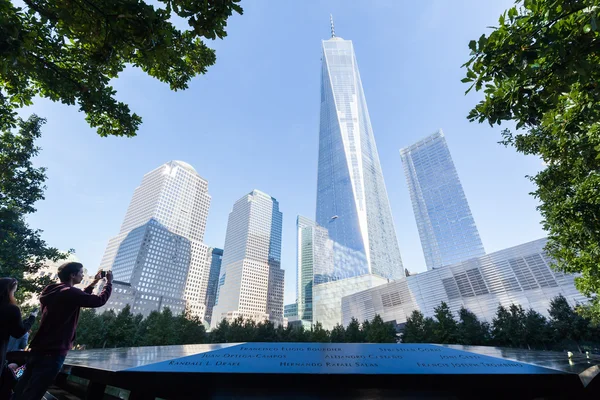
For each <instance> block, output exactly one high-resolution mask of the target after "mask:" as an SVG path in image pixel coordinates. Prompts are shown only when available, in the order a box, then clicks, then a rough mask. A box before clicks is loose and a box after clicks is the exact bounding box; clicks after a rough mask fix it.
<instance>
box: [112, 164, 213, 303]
mask: <svg viewBox="0 0 600 400" xmlns="http://www.w3.org/2000/svg"><path fill="white" fill-rule="evenodd" d="M209 205H210V195H209V194H208V182H207V181H206V180H205V179H203V178H202V177H201V176H200V175H198V173H197V172H196V171H195V170H194V168H193V167H192V166H191V165H189V164H187V163H185V162H182V161H170V162H168V163H166V164H163V165H161V166H160V167H158V168H156V169H155V170H153V171H151V172H149V173H147V174H146V175H144V178H143V179H142V183H141V184H140V186H139V187H138V188H136V190H135V192H134V194H133V198H132V200H131V203H130V204H129V208H128V209H127V213H126V214H125V219H124V221H123V225H122V226H121V231H120V232H119V234H118V235H117V236H115V237H113V238H112V239H110V241H109V243H108V246H107V248H106V251H105V253H104V257H103V259H102V262H101V265H100V267H101V268H103V269H112V271H113V274H114V279H115V281H117V282H120V283H122V284H123V285H124V287H125V286H126V287H127V288H128V289H127V290H128V293H132V296H134V298H133V300H132V301H133V303H134V304H131V306H132V310H133V312H140V313H142V314H148V313H149V312H150V311H152V310H155V309H156V310H160V309H162V308H163V307H165V306H168V307H170V308H171V309H172V310H173V312H180V311H183V310H184V308H185V304H186V300H187V302H188V303H189V304H190V305H191V306H192V307H191V308H192V309H193V311H196V312H203V308H204V307H203V305H201V303H202V302H203V301H204V297H203V296H204V295H205V294H206V284H207V273H206V260H207V251H208V248H207V246H206V245H204V244H203V243H202V241H203V239H204V230H205V228H206V218H207V216H208V208H209ZM107 307H110V304H107Z"/></svg>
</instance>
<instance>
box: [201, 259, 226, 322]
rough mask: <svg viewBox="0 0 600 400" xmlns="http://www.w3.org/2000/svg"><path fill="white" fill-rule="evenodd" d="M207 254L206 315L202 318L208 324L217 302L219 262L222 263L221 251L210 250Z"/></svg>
mask: <svg viewBox="0 0 600 400" xmlns="http://www.w3.org/2000/svg"><path fill="white" fill-rule="evenodd" d="M208 254H209V257H210V272H209V275H208V286H207V288H206V314H205V317H204V318H205V319H206V322H208V323H209V324H210V321H211V317H212V310H213V307H214V306H215V301H216V300H217V286H218V284H219V274H220V273H221V262H222V261H223V249H217V248H211V249H209V251H208Z"/></svg>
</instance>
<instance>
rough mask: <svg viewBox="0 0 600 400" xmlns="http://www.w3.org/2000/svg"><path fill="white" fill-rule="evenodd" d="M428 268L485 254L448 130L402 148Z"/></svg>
mask: <svg viewBox="0 0 600 400" xmlns="http://www.w3.org/2000/svg"><path fill="white" fill-rule="evenodd" d="M400 156H401V158H402V164H403V166H404V173H405V175H406V181H407V183H408V189H409V191H410V198H411V200H412V204H413V210H414V212H415V219H416V220H417V227H418V229H419V236H420V238H421V245H422V247H423V253H424V255H425V263H426V265H427V269H433V268H438V267H441V266H444V265H449V264H454V263H458V262H461V261H464V260H468V259H470V258H474V257H480V256H482V255H484V254H485V251H484V249H483V244H482V243H481V239H480V238H479V232H478V231H477V226H476V225H475V221H474V220H473V216H472V215H471V209H470V208H469V203H468V202H467V198H466V197H465V192H464V191H463V188H462V185H461V184H460V180H459V179H458V174H457V172H456V168H455V167H454V162H452V157H451V156H450V151H449V150H448V145H447V144H446V139H445V138H444V133H443V132H442V130H441V129H440V130H439V131H438V132H436V133H434V134H433V135H430V136H428V137H426V138H425V139H423V140H420V141H418V142H417V143H415V144H413V145H412V146H409V147H406V148H404V149H401V150H400Z"/></svg>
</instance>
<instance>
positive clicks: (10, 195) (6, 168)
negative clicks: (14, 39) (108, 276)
mask: <svg viewBox="0 0 600 400" xmlns="http://www.w3.org/2000/svg"><path fill="white" fill-rule="evenodd" d="M44 122H45V120H44V119H42V118H40V117H38V116H37V115H32V116H31V117H29V119H27V120H23V119H20V118H19V119H17V121H16V123H17V129H10V128H4V127H3V128H2V129H0V277H4V276H10V277H13V278H16V279H17V280H18V281H19V285H20V288H22V289H24V290H23V291H25V292H37V291H40V290H41V288H42V287H43V285H45V284H48V283H50V282H48V281H47V280H44V279H39V278H38V279H35V278H32V277H30V276H28V274H34V273H35V272H37V271H38V270H39V269H40V268H41V267H42V266H43V265H44V264H45V263H46V262H47V261H48V260H52V261H58V260H60V259H63V258H65V257H66V254H64V253H61V252H59V251H58V250H57V249H55V248H52V247H48V246H47V245H46V242H44V241H43V240H42V238H41V236H40V235H41V231H40V230H35V229H32V228H30V227H29V225H28V224H27V222H26V220H25V218H26V216H27V215H29V214H31V213H34V212H35V210H36V209H35V206H34V205H35V202H37V201H38V200H42V199H43V198H44V189H45V188H46V187H45V185H44V182H45V180H46V170H45V169H44V168H35V167H34V166H33V164H32V159H33V158H34V157H35V156H36V155H37V154H38V152H39V148H38V147H37V146H36V145H35V141H36V139H38V138H39V137H40V135H41V133H40V129H41V127H42V125H43V124H44ZM23 291H20V292H21V293H22V292H23Z"/></svg>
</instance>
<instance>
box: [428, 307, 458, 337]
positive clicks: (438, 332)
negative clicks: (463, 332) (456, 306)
mask: <svg viewBox="0 0 600 400" xmlns="http://www.w3.org/2000/svg"><path fill="white" fill-rule="evenodd" d="M434 318H435V320H436V321H435V322H436V323H435V325H434V328H433V337H434V342H435V343H442V344H445V343H456V342H457V341H458V324H457V323H456V320H455V319H454V315H452V311H450V307H448V304H446V303H445V302H443V301H442V302H441V304H440V305H439V306H437V307H436V308H435V309H434Z"/></svg>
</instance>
